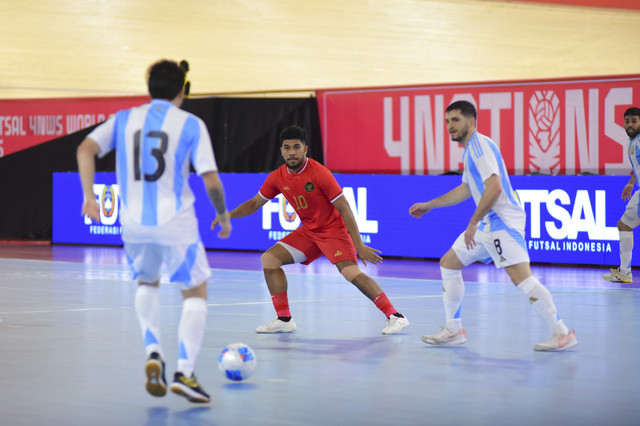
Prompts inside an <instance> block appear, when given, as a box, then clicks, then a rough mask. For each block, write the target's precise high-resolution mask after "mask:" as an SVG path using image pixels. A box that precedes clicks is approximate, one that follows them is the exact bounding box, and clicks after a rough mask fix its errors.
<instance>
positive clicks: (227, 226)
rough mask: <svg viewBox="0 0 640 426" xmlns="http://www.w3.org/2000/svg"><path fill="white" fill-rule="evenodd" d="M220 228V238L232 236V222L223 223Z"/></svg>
mask: <svg viewBox="0 0 640 426" xmlns="http://www.w3.org/2000/svg"><path fill="white" fill-rule="evenodd" d="M220 227H222V229H221V230H220V232H218V238H229V235H231V221H229V220H227V221H226V222H222V223H221V224H220Z"/></svg>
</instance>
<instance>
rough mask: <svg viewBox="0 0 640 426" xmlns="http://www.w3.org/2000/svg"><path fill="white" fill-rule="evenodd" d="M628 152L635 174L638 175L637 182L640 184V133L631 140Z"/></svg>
mask: <svg viewBox="0 0 640 426" xmlns="http://www.w3.org/2000/svg"><path fill="white" fill-rule="evenodd" d="M627 154H628V155H629V161H630V162H631V167H632V168H633V175H634V176H635V177H636V182H638V184H639V185H640V179H638V176H640V135H637V136H636V137H635V138H633V139H631V140H629V150H628V152H627Z"/></svg>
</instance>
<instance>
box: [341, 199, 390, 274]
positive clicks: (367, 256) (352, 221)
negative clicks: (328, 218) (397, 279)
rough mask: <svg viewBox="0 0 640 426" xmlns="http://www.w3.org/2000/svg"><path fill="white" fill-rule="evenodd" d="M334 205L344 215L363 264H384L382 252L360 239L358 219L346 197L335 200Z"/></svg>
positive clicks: (345, 222)
mask: <svg viewBox="0 0 640 426" xmlns="http://www.w3.org/2000/svg"><path fill="white" fill-rule="evenodd" d="M333 205H334V206H335V208H336V209H337V210H338V212H339V213H340V214H341V215H342V218H343V219H344V224H345V225H346V227H347V231H348V232H349V235H351V239H352V240H353V245H354V246H355V247H356V251H357V253H358V257H359V258H360V259H361V260H362V263H364V265H365V266H367V261H369V262H371V263H374V264H378V263H380V262H382V257H381V256H380V255H379V254H378V253H380V250H376V249H374V248H371V247H369V246H366V245H365V244H364V243H363V242H362V238H361V237H360V230H359V229H358V223H357V222H356V218H355V217H354V216H353V212H352V211H351V207H349V203H348V202H347V199H346V198H345V197H344V195H342V196H341V197H339V198H338V199H337V200H335V201H334V202H333Z"/></svg>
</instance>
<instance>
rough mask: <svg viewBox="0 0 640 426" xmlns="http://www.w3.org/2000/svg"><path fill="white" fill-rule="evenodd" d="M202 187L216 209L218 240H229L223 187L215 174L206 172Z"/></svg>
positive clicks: (228, 222) (229, 223) (203, 176)
mask: <svg viewBox="0 0 640 426" xmlns="http://www.w3.org/2000/svg"><path fill="white" fill-rule="evenodd" d="M202 180H203V182H204V186H205V188H206V189H207V195H209V199H210V200H211V203H212V204H213V207H215V209H216V214H217V217H216V220H217V221H218V223H219V224H220V226H221V227H222V230H221V231H220V232H219V233H218V238H229V235H231V222H230V221H229V212H228V211H227V206H226V204H225V200H224V186H223V185H222V181H221V180H220V176H219V175H218V173H217V172H207V173H203V174H202Z"/></svg>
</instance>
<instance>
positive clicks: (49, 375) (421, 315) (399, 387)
mask: <svg viewBox="0 0 640 426" xmlns="http://www.w3.org/2000/svg"><path fill="white" fill-rule="evenodd" d="M208 256H209V259H210V263H211V267H212V269H213V276H212V278H211V279H210V280H209V283H208V290H209V311H208V322H207V331H206V334H205V339H204V342H203V346H202V350H201V352H200V356H199V358H198V362H197V364H196V370H195V371H196V375H197V377H198V379H199V381H200V383H201V385H202V386H203V388H204V389H205V390H206V391H207V392H209V394H210V395H211V398H212V402H211V403H210V404H206V405H196V404H191V403H189V402H188V401H186V400H185V399H184V398H181V397H179V396H177V395H174V394H172V393H171V392H169V393H168V394H167V395H166V396H165V397H163V398H155V397H152V396H150V395H148V394H147V393H146V392H145V390H144V381H145V377H144V371H143V366H144V361H145V355H144V348H143V343H142V338H141V335H140V329H139V326H138V323H137V320H136V315H135V312H134V310H133V298H134V293H135V284H134V283H133V282H132V281H131V280H130V276H129V270H128V267H127V265H126V261H125V260H124V256H123V251H122V248H120V247H85V246H60V245H53V246H51V245H45V244H42V245H34V244H28V245H24V244H23V245H20V244H0V369H1V372H0V385H1V391H0V392H1V394H2V396H1V397H0V425H2V426H13V425H91V426H101V425H162V426H164V425H243V426H247V425H301V426H302V425H518V426H526V425H581V426H582V425H609V426H618V425H638V424H640V362H639V361H638V353H640V332H639V330H640V291H639V287H640V286H639V281H636V282H634V283H633V284H630V285H629V284H611V283H606V282H604V281H602V278H601V275H602V274H603V273H604V272H605V268H600V267H597V268H594V267H568V266H562V267H558V266H555V267H551V266H540V265H534V267H533V271H534V274H535V275H537V276H538V278H539V279H540V280H541V281H542V282H543V283H544V284H546V285H547V286H548V288H549V289H550V291H551V293H552V294H553V296H554V299H555V302H556V305H557V308H558V311H559V314H560V316H561V317H562V318H563V319H564V322H565V323H566V324H567V325H568V326H569V327H570V328H574V329H575V330H576V336H577V338H578V341H579V344H578V346H576V347H575V348H573V349H572V350H569V351H566V352H559V353H540V352H534V351H533V346H534V345H535V344H536V343H540V342H542V341H544V340H546V339H547V338H548V337H549V336H550V333H549V331H548V329H547V328H546V326H545V324H544V323H543V321H542V319H540V318H539V317H538V316H537V314H536V313H535V312H534V310H533V309H532V307H530V306H529V303H528V302H527V301H526V299H525V297H524V296H523V295H522V294H521V293H520V292H519V291H518V290H517V289H515V288H514V287H513V285H512V284H510V283H509V281H508V278H507V276H506V273H504V271H498V270H496V269H495V268H494V267H493V266H492V265H489V266H486V265H472V266H470V267H469V268H467V270H465V271H464V272H463V275H464V278H465V281H466V297H465V301H464V303H463V306H462V318H463V324H464V326H465V328H466V329H467V344H466V345H465V346H462V347H455V348H451V347H449V348H438V347H429V346H427V345H425V344H424V343H422V342H421V341H420V337H421V336H422V335H423V334H432V333H434V332H436V331H437V330H438V329H439V326H441V325H442V324H443V323H444V321H443V318H444V312H443V306H442V284H441V282H440V281H439V269H438V263H437V261H422V260H395V259H386V260H385V261H384V262H383V263H382V264H381V265H369V266H367V267H366V268H364V270H365V271H366V272H367V273H369V275H371V276H374V277H375V278H376V279H377V280H378V282H379V283H380V285H381V286H382V288H383V289H384V291H385V292H386V294H387V295H388V296H389V299H390V300H391V302H392V303H393V304H394V305H395V307H396V308H397V309H398V310H399V311H400V312H401V313H403V314H405V316H406V317H407V318H408V319H409V321H410V322H411V325H410V326H409V327H407V328H406V329H405V330H403V333H402V334H399V335H391V336H383V335H381V333H380V332H381V330H382V328H383V327H384V326H385V318H384V315H382V314H381V312H380V311H379V310H378V309H377V308H375V306H374V305H373V303H371V302H370V301H369V300H368V299H366V298H365V297H364V296H363V295H361V294H360V293H359V292H358V291H357V290H356V288H355V287H353V286H352V285H351V284H349V283H347V282H346V281H345V280H344V279H343V278H342V277H341V276H340V275H339V274H338V272H337V271H336V270H335V269H334V267H333V266H332V265H330V264H329V263H328V262H327V261H326V260H324V259H321V260H318V261H316V262H314V263H313V264H311V265H310V266H308V267H304V266H298V265H291V266H288V267H286V271H287V273H288V278H289V300H290V306H291V310H292V313H293V316H294V318H295V320H296V322H297V325H298V331H297V332H295V333H292V334H279V335H278V334H276V335H261V334H256V333H255V332H254V329H255V327H256V326H258V325H261V324H263V323H266V322H268V321H270V320H271V319H273V318H274V317H275V313H274V310H273V307H272V304H271V300H270V297H269V294H268V291H267V288H266V285H265V284H264V280H263V276H262V272H261V269H260V253H247V252H221V251H210V252H208ZM638 278H640V276H639V277H638ZM638 278H636V280H637V279H638ZM163 279H166V276H163ZM160 303H161V315H162V323H161V325H162V330H161V332H162V343H163V346H164V351H165V356H166V358H167V360H166V361H167V376H168V377H172V376H173V372H174V371H175V370H174V369H175V364H176V357H177V327H178V320H179V318H180V313H181V297H180V293H179V290H178V287H177V286H175V285H173V284H168V283H167V284H164V285H162V286H161V292H160ZM232 342H244V343H246V344H248V345H249V346H251V347H252V348H253V350H254V351H255V354H256V357H257V360H258V362H257V368H256V371H255V373H254V375H253V376H252V377H250V378H249V379H248V380H246V381H243V382H231V381H229V380H227V379H226V378H225V377H224V376H223V375H222V373H221V372H219V371H218V366H217V358H218V355H219V353H220V351H221V350H222V349H223V348H224V347H225V345H227V344H229V343H232Z"/></svg>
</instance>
